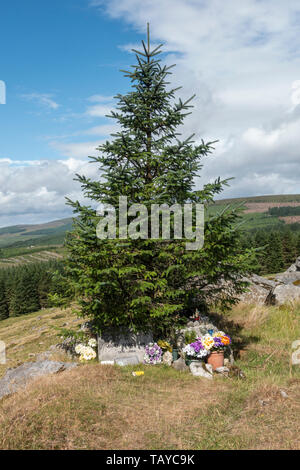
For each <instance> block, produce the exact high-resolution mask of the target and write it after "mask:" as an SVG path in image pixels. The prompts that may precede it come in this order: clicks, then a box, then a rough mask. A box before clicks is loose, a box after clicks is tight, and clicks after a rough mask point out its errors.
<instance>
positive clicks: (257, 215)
mask: <svg viewBox="0 0 300 470" xmlns="http://www.w3.org/2000/svg"><path fill="white" fill-rule="evenodd" d="M229 204H230V205H232V204H239V205H242V207H243V208H244V216H243V217H244V221H245V228H246V229H250V230H251V229H256V228H260V227H262V228H271V229H272V228H280V227H283V226H284V225H286V224H291V223H300V216H299V215H297V214H296V212H295V215H291V214H290V213H289V212H288V213H287V216H286V217H285V216H275V215H271V214H270V213H269V212H268V210H269V209H270V208H273V207H281V208H282V207H283V208H284V207H289V208H291V207H298V206H300V194H285V195H273V196H254V197H253V196H252V197H243V198H232V199H219V200H217V201H216V202H215V203H214V204H212V205H210V206H209V213H210V214H214V213H217V212H219V211H221V210H222V209H224V208H225V207H226V206H227V205H229ZM281 212H282V211H281ZM71 228H72V218H68V219H61V220H54V221H52V222H47V223H45V224H37V225H14V226H12V227H4V228H0V249H3V248H5V249H7V250H12V249H17V248H20V249H21V248H32V249H34V248H35V247H47V246H60V245H62V244H63V242H64V238H65V234H66V232H67V231H69V230H71Z"/></svg>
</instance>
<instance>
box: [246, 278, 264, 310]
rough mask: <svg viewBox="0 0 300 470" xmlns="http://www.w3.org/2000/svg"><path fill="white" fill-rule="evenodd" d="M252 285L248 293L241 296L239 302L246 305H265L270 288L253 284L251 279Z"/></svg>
mask: <svg viewBox="0 0 300 470" xmlns="http://www.w3.org/2000/svg"><path fill="white" fill-rule="evenodd" d="M248 281H249V282H250V285H249V286H248V288H247V291H246V292H244V293H243V294H242V295H240V297H239V300H240V302H243V303H245V304H258V305H264V304H265V303H266V301H267V297H268V295H269V293H270V288H268V287H265V286H261V285H259V284H255V283H252V281H251V279H249V280H248Z"/></svg>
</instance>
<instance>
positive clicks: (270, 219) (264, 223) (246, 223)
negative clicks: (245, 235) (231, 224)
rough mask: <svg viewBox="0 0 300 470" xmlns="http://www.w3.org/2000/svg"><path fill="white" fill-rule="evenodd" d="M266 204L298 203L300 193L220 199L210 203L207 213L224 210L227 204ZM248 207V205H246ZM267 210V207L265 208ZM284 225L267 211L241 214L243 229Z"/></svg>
mask: <svg viewBox="0 0 300 470" xmlns="http://www.w3.org/2000/svg"><path fill="white" fill-rule="evenodd" d="M261 203H263V204H266V206H267V205H268V203H279V204H286V205H287V206H288V205H289V203H298V204H299V203H300V195H298V194H293V195H278V196H276V195H274V196H256V197H245V198H234V199H220V200H218V201H216V202H215V204H213V205H211V206H210V207H209V209H208V212H209V214H211V215H214V214H216V213H218V212H220V211H222V210H224V209H225V208H226V207H227V206H228V205H240V206H241V207H244V208H245V209H246V208H247V204H248V205H249V204H250V206H251V205H252V204H261ZM248 207H249V206H248ZM265 210H266V211H267V207H266V209H265ZM284 225H285V222H284V221H283V220H280V219H279V218H278V217H275V216H270V215H268V214H267V213H261V212H251V213H245V214H243V228H244V229H245V230H252V229H259V228H268V229H271V230H272V229H277V228H280V227H282V226H284Z"/></svg>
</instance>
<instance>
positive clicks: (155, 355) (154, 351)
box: [144, 343, 163, 365]
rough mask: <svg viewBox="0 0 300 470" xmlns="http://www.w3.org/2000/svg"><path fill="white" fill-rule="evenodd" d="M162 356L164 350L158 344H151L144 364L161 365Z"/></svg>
mask: <svg viewBox="0 0 300 470" xmlns="http://www.w3.org/2000/svg"><path fill="white" fill-rule="evenodd" d="M162 354H163V352H162V349H161V347H159V346H158V344H157V343H149V344H148V345H147V346H146V348H145V355H144V364H152V365H154V364H160V363H161V362H162Z"/></svg>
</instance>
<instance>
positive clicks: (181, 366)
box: [172, 357, 189, 372]
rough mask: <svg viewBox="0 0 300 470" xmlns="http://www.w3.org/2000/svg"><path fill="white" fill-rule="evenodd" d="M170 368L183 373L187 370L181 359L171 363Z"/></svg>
mask: <svg viewBox="0 0 300 470" xmlns="http://www.w3.org/2000/svg"><path fill="white" fill-rule="evenodd" d="M172 367H174V369H176V370H179V371H180V372H183V371H186V370H188V369H189V368H188V366H187V365H186V363H185V360H184V359H183V358H182V357H180V358H179V359H177V360H176V361H174V362H173V363H172Z"/></svg>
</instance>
